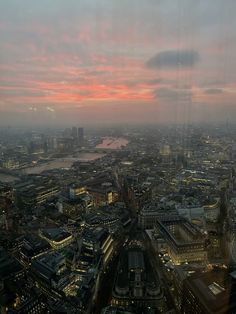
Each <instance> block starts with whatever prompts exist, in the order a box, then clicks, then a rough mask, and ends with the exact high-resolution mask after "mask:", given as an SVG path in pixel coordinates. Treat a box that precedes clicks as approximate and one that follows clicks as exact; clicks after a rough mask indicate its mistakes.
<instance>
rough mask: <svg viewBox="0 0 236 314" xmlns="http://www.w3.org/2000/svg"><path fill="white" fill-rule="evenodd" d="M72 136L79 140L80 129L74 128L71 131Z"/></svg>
mask: <svg viewBox="0 0 236 314" xmlns="http://www.w3.org/2000/svg"><path fill="white" fill-rule="evenodd" d="M71 135H72V137H73V138H78V129H77V127H75V126H73V127H72V129H71Z"/></svg>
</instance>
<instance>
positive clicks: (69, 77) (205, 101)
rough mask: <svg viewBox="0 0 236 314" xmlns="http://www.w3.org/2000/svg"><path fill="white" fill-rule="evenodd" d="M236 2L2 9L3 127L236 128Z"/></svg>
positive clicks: (14, 5)
mask: <svg viewBox="0 0 236 314" xmlns="http://www.w3.org/2000/svg"><path fill="white" fill-rule="evenodd" d="M235 12H236V1H235V0H197V1H196V0H40V1H38V0H0V125H12V124H19V125H35V124H37V125H40V124H42V125H43V124H48V125H67V124H75V123H77V124H81V125H86V124H107V123H109V124H111V123H130V124H131V123H152V124H153V123H173V122H174V123H185V124H187V123H193V122H218V121H220V122H224V121H230V122H235V121H236V19H235Z"/></svg>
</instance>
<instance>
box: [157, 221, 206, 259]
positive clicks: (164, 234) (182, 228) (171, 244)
mask: <svg viewBox="0 0 236 314" xmlns="http://www.w3.org/2000/svg"><path fill="white" fill-rule="evenodd" d="M156 232H157V234H158V235H159V236H160V238H162V239H164V240H165V241H166V243H167V247H168V254H169V256H170V257H171V259H172V262H173V263H174V264H177V265H178V264H182V263H189V262H200V263H205V262H206V261H207V251H206V245H205V236H204V235H203V234H202V233H201V232H200V231H199V230H198V228H197V227H196V226H195V225H194V224H192V223H190V222H189V221H187V220H186V219H184V218H180V217H175V218H174V219H173V218H172V217H169V218H165V219H163V220H158V221H157V225H156Z"/></svg>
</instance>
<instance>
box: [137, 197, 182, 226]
mask: <svg viewBox="0 0 236 314" xmlns="http://www.w3.org/2000/svg"><path fill="white" fill-rule="evenodd" d="M176 216H177V211H176V210H175V209H169V210H168V209H166V208H163V207H159V206H158V204H153V203H148V204H146V205H145V206H143V207H142V209H141V210H140V212H139V214H138V224H139V226H140V227H141V228H142V229H152V228H154V226H155V225H156V223H157V221H158V220H162V219H164V218H166V217H176Z"/></svg>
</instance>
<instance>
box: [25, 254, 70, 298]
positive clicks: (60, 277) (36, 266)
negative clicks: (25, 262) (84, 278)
mask: <svg viewBox="0 0 236 314" xmlns="http://www.w3.org/2000/svg"><path fill="white" fill-rule="evenodd" d="M31 271H32V274H33V275H34V277H35V278H36V280H37V281H38V283H39V284H40V286H42V287H44V288H46V289H49V290H50V289H54V290H56V291H60V292H62V291H63V292H64V293H67V290H68V288H69V286H70V283H71V281H72V280H73V274H72V273H70V272H69V271H68V270H67V267H66V258H65V257H64V256H63V255H62V254H61V253H59V252H50V253H46V254H44V255H42V256H40V257H38V258H36V259H34V260H33V261H32V265H31Z"/></svg>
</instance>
